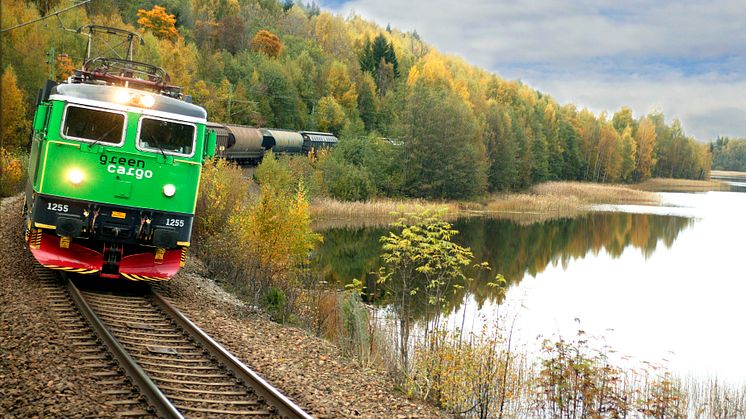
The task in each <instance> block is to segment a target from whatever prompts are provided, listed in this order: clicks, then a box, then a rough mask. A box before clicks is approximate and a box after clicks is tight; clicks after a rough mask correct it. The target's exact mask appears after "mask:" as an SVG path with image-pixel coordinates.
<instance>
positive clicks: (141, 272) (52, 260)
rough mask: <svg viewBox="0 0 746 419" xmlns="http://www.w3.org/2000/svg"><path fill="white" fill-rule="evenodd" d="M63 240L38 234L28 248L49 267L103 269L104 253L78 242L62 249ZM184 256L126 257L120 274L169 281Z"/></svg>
mask: <svg viewBox="0 0 746 419" xmlns="http://www.w3.org/2000/svg"><path fill="white" fill-rule="evenodd" d="M60 240H61V238H60V237H58V236H56V235H52V234H47V233H39V232H35V233H34V234H32V237H31V240H30V242H31V246H29V247H30V249H31V253H32V254H33V255H34V257H35V258H36V260H38V261H39V263H41V264H42V265H43V266H45V267H48V268H52V269H59V270H64V271H68V272H76V273H84V274H94V273H98V272H100V271H101V270H102V268H103V265H104V256H103V254H102V253H101V252H97V251H95V250H92V249H89V248H87V247H85V246H81V245H80V244H78V243H75V242H72V243H70V245H69V247H68V248H66V249H65V248H62V247H60ZM181 257H182V252H181V250H178V249H176V250H167V251H166V252H165V254H164V255H163V260H162V261H156V260H155V251H149V252H144V253H137V254H132V255H127V256H124V257H122V260H121V261H120V262H119V274H120V275H121V276H122V277H123V278H126V279H130V280H135V281H162V280H166V279H169V278H171V277H172V276H174V275H176V273H177V272H178V271H179V268H180V262H181ZM107 276H109V275H107Z"/></svg>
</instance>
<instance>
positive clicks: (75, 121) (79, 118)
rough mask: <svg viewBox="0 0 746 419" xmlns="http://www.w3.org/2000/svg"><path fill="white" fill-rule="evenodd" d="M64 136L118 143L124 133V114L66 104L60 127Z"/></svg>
mask: <svg viewBox="0 0 746 419" xmlns="http://www.w3.org/2000/svg"><path fill="white" fill-rule="evenodd" d="M62 134H63V135H64V136H65V137H69V138H75V139H80V140H86V141H94V142H98V143H108V144H119V143H121V142H122V138H123V134H124V115H123V114H121V113H114V112H107V111H103V110H98V109H91V108H81V107H78V106H68V107H67V110H66V112H65V123H64V125H63V127H62Z"/></svg>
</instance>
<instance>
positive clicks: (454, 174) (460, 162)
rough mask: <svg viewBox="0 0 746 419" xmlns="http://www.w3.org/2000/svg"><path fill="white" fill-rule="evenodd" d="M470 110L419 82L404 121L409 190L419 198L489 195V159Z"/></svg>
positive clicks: (447, 92)
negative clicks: (486, 191) (483, 148)
mask: <svg viewBox="0 0 746 419" xmlns="http://www.w3.org/2000/svg"><path fill="white" fill-rule="evenodd" d="M476 129H477V124H476V119H475V118H474V115H473V113H472V112H471V109H469V107H468V106H467V105H466V103H464V101H463V100H462V99H461V97H459V96H458V95H457V94H456V93H454V92H453V91H451V90H450V89H448V88H445V87H442V86H438V87H433V88H431V87H428V86H427V85H426V84H425V83H422V82H418V83H417V84H416V85H415V86H414V87H413V89H412V90H411V92H410V93H409V95H408V97H407V101H406V110H405V111H404V115H403V120H402V138H403V139H404V141H405V143H404V150H403V156H404V157H403V158H404V166H405V167H406V168H407V170H406V173H405V180H404V188H405V190H406V191H407V192H408V193H409V194H411V195H414V196H420V197H430V198H447V199H461V198H469V197H473V196H476V195H480V194H482V193H484V191H485V190H486V184H487V178H486V169H485V158H484V155H483V150H482V149H481V144H479V141H481V139H480V138H477V135H476V134H477V131H476Z"/></svg>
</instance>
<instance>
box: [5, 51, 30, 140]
mask: <svg viewBox="0 0 746 419" xmlns="http://www.w3.org/2000/svg"><path fill="white" fill-rule="evenodd" d="M1 83H2V95H0V110H2V115H0V135H2V137H1V138H2V143H1V144H2V145H3V146H4V147H6V148H7V149H10V150H13V149H16V148H18V147H25V146H26V145H27V144H28V139H29V135H30V133H31V131H30V129H31V123H30V121H29V120H28V116H27V107H26V95H25V93H24V92H23V91H22V90H21V89H19V88H18V78H17V77H16V71H15V69H14V68H13V66H12V65H9V66H8V67H7V68H6V69H5V71H3V76H2V81H1Z"/></svg>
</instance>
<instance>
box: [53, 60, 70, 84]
mask: <svg viewBox="0 0 746 419" xmlns="http://www.w3.org/2000/svg"><path fill="white" fill-rule="evenodd" d="M54 68H55V74H54V76H55V78H56V79H57V80H58V81H61V80H65V79H67V78H68V77H70V76H72V75H73V71H75V65H74V64H73V60H72V58H70V56H69V55H67V54H60V55H58V56H57V57H55V59H54Z"/></svg>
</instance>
